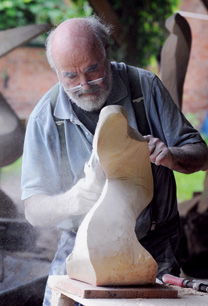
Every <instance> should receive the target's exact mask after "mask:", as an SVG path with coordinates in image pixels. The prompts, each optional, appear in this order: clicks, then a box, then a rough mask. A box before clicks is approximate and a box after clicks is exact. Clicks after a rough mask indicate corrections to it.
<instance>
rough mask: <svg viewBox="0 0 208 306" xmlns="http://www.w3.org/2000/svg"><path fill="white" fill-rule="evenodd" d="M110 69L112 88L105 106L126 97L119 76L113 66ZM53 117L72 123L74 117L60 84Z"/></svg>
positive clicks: (126, 92)
mask: <svg viewBox="0 0 208 306" xmlns="http://www.w3.org/2000/svg"><path fill="white" fill-rule="evenodd" d="M111 68H112V79H113V86H112V90H111V93H110V95H109V97H108V99H107V105H111V104H115V103H117V102H118V101H120V100H122V99H124V98H126V97H127V95H128V91H127V88H126V86H125V83H124V81H123V79H122V78H121V76H120V74H119V73H118V72H117V71H116V69H115V68H114V66H113V65H111ZM54 116H56V117H57V118H60V119H63V120H65V119H69V120H71V121H73V120H74V119H75V118H76V115H75V114H74V112H73V109H72V105H71V101H70V99H69V98H68V96H67V94H66V93H65V91H64V89H63V87H62V85H61V83H59V95H58V98H57V102H56V107H55V110H54Z"/></svg>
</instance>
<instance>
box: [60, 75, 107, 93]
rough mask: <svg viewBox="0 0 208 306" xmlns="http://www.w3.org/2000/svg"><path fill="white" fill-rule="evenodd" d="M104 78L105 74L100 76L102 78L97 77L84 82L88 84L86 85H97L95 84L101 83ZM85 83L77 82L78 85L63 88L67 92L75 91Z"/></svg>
mask: <svg viewBox="0 0 208 306" xmlns="http://www.w3.org/2000/svg"><path fill="white" fill-rule="evenodd" d="M104 78H105V76H104V77H102V78H98V79H95V80H92V81H87V82H86V84H88V85H97V84H99V83H101V82H102V81H103V79H104ZM86 84H79V85H77V86H74V87H72V88H65V90H66V91H67V92H76V91H79V90H80V89H82V87H83V86H84V85H86Z"/></svg>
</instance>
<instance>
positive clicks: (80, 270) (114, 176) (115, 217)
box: [66, 106, 157, 286]
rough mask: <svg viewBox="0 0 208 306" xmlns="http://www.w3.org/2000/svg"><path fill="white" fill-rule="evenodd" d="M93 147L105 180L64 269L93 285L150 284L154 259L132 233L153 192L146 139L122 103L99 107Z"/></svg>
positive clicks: (153, 276)
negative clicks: (134, 125)
mask: <svg viewBox="0 0 208 306" xmlns="http://www.w3.org/2000/svg"><path fill="white" fill-rule="evenodd" d="M93 151H94V154H95V155H96V158H97V160H98V161H99V163H100V165H101V167H102V169H103V170H104V172H105V175H106V182H105V185H104V188H103V191H102V193H101V196H100V198H99V200H98V201H97V202H96V203H95V205H94V206H93V208H92V209H91V210H90V211H89V213H88V214H87V215H86V217H85V218H84V220H83V222H82V223H81V225H80V227H79V230H78V232H77V237H76V242H75V247H74V250H73V252H72V253H71V254H70V255H69V256H68V258H67V260H66V266H67V274H68V276H69V277H70V278H73V279H77V280H81V281H83V282H87V283H90V284H92V285H97V286H101V285H121V286H122V285H130V284H131V285H132V284H133V285H135V284H142V285H143V284H150V283H154V282H155V278H156V273H157V264H156V262H155V260H154V259H153V258H152V256H151V255H150V254H149V253H148V252H147V250H145V249H144V248H143V247H142V245H141V244H140V243H139V242H138V240H137V238H136V235H135V232H134V228H135V223H136V219H137V217H138V216H139V215H140V213H141V212H142V210H143V209H144V208H145V207H146V206H147V205H148V204H149V203H150V201H151V199H152V196H153V178H152V172H151V165H150V161H149V150H148V144H147V142H146V141H145V140H144V138H143V137H142V135H141V134H140V133H139V132H137V131H136V130H134V129H132V128H131V127H130V126H129V125H128V117H127V113H126V111H125V110H124V109H123V108H122V107H121V106H107V107H105V108H103V110H102V111H101V114H100V118H99V122H98V125H97V128H96V132H95V136H94V141H93ZM87 166H88V168H90V164H88V165H87ZM97 169H99V164H98V167H97V168H96V169H92V172H93V170H94V176H96V175H98V170H97ZM92 172H91V173H90V170H89V169H88V171H86V179H89V180H92V179H94V180H96V177H94V178H93V175H92Z"/></svg>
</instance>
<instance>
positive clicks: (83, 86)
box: [80, 75, 91, 90]
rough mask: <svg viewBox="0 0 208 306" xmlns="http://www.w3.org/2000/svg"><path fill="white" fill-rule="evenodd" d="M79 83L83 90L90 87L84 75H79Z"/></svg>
mask: <svg viewBox="0 0 208 306" xmlns="http://www.w3.org/2000/svg"><path fill="white" fill-rule="evenodd" d="M80 84H81V86H82V88H83V89H84V90H88V89H90V88H91V85H90V84H88V80H87V78H86V76H85V75H83V76H81V77H80Z"/></svg>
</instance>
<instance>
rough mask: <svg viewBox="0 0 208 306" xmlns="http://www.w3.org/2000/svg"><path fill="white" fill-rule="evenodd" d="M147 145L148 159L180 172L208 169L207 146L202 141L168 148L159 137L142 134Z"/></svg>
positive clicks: (187, 172)
mask: <svg viewBox="0 0 208 306" xmlns="http://www.w3.org/2000/svg"><path fill="white" fill-rule="evenodd" d="M144 138H145V139H146V140H147V142H148V145H149V151H150V161H151V162H152V163H154V164H156V165H158V166H159V165H162V166H165V167H167V168H169V169H171V170H175V171H178V172H182V173H186V174H189V173H193V172H196V171H199V170H207V169H208V148H207V146H206V145H205V143H203V142H198V143H193V144H186V145H183V146H182V147H170V148H168V147H167V146H166V145H165V144H164V143H163V142H162V141H161V140H160V139H158V138H155V137H153V136H151V135H147V136H144Z"/></svg>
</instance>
